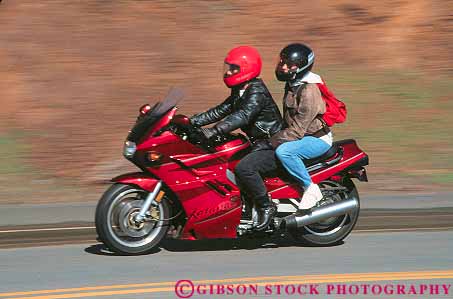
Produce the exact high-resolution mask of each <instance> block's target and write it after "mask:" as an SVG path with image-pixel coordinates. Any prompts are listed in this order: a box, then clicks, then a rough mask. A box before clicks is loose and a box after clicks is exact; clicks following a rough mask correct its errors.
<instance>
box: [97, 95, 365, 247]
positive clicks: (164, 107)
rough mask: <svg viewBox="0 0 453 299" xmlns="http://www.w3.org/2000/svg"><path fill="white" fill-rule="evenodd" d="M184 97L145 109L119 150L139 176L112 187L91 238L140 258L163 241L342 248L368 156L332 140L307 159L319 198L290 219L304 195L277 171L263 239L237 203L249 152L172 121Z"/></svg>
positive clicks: (237, 137) (251, 214) (244, 145)
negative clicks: (273, 211) (278, 241)
mask: <svg viewBox="0 0 453 299" xmlns="http://www.w3.org/2000/svg"><path fill="white" fill-rule="evenodd" d="M182 98H183V94H182V92H181V91H179V90H177V89H172V90H170V92H169V94H168V95H167V97H166V98H165V100H164V101H162V102H159V103H157V104H155V105H154V106H153V107H151V106H150V105H144V106H143V107H141V109H140V114H139V116H138V118H137V121H136V123H135V125H134V127H133V128H132V130H131V131H129V135H128V137H127V139H126V142H125V144H124V150H123V154H124V156H125V157H126V158H127V159H128V160H129V161H131V162H132V163H134V164H135V165H136V166H137V167H139V168H140V169H141V170H142V171H141V172H136V173H128V174H124V175H121V176H118V177H116V178H114V179H112V181H113V182H115V183H114V184H113V185H112V186H111V187H110V188H109V189H108V190H107V191H106V192H105V193H104V195H103V196H102V198H101V199H100V201H99V203H98V205H97V208H96V216H95V222H96V231H97V234H98V236H99V239H100V240H101V241H102V242H103V243H104V244H105V245H106V246H107V247H108V248H109V249H111V250H112V251H115V252H119V253H123V254H142V253H146V252H149V251H150V250H151V249H153V248H154V247H156V246H158V245H159V243H160V242H161V240H162V239H163V238H165V237H167V238H175V239H183V240H200V239H218V238H239V237H246V236H252V237H263V236H264V237H265V236H269V235H272V234H278V235H281V234H282V233H283V234H284V233H286V232H288V233H290V234H291V236H292V237H293V238H294V239H295V240H296V241H301V242H303V243H305V244H309V245H315V246H325V245H331V244H335V243H338V242H340V241H341V240H343V239H344V238H345V237H346V236H347V235H348V234H349V233H350V232H351V230H352V229H353V227H354V225H355V223H356V222H357V218H358V216H359V209H360V204H359V195H358V192H357V189H356V187H355V185H354V183H353V182H352V180H351V179H352V178H357V179H359V180H360V181H367V176H366V171H365V169H364V166H366V165H368V156H367V155H366V154H365V153H364V152H363V151H362V150H360V148H359V147H358V146H357V144H356V142H355V141H354V140H352V139H349V140H341V141H337V142H335V143H334V144H333V146H332V147H331V149H330V150H329V151H328V152H327V153H325V154H324V155H323V156H321V157H319V158H316V159H311V160H305V161H304V162H305V164H306V165H307V168H308V169H309V172H310V174H311V176H312V179H313V181H314V182H315V183H318V184H319V185H320V187H321V190H322V192H323V195H324V199H323V200H322V201H321V202H320V203H318V205H317V206H316V207H315V208H314V209H312V211H311V213H309V214H307V215H302V216H300V215H298V214H297V213H296V211H297V207H298V203H299V201H300V198H301V196H302V194H303V189H302V188H301V187H300V185H299V184H297V183H296V182H295V181H293V179H292V178H291V177H290V176H289V174H287V173H286V172H285V171H284V170H283V169H282V170H280V171H278V172H277V173H275V174H273V175H272V177H268V178H265V183H266V187H267V190H268V192H269V194H270V196H271V197H272V200H273V201H274V202H275V203H276V204H277V206H278V213H277V216H276V217H275V218H274V221H273V223H271V225H270V226H269V227H268V229H267V230H266V231H265V232H264V233H263V232H256V231H254V230H253V228H252V227H253V224H254V222H257V212H256V210H255V208H254V207H253V204H251V203H250V202H249V201H247V200H246V199H244V198H243V197H241V193H240V190H239V188H238V187H237V185H236V182H235V176H234V167H235V165H236V163H238V162H239V160H240V159H241V158H242V157H243V156H245V155H246V154H247V153H248V152H249V151H250V143H249V140H248V139H247V137H246V136H244V135H242V134H228V135H225V136H219V137H218V138H216V139H215V140H206V138H205V137H204V135H203V134H202V133H201V132H200V131H199V129H198V128H195V127H192V126H191V125H190V123H189V120H188V118H187V117H186V116H183V115H176V111H177V107H176V105H177V104H178V102H179V101H180V100H181V99H182Z"/></svg>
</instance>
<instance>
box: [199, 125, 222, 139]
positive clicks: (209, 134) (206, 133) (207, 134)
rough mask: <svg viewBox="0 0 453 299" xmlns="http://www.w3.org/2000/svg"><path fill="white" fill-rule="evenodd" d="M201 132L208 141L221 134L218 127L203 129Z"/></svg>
mask: <svg viewBox="0 0 453 299" xmlns="http://www.w3.org/2000/svg"><path fill="white" fill-rule="evenodd" d="M200 131H201V133H203V135H204V137H206V139H211V138H212V137H214V136H217V135H219V134H220V132H219V130H218V129H217V128H216V127H212V128H201V129H200Z"/></svg>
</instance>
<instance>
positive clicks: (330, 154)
mask: <svg viewBox="0 0 453 299" xmlns="http://www.w3.org/2000/svg"><path fill="white" fill-rule="evenodd" d="M338 149H339V147H338V144H337V143H336V142H334V143H333V144H332V146H331V147H330V149H329V150H328V151H327V152H325V153H324V154H322V155H321V156H319V157H316V158H313V159H303V161H304V165H305V167H309V166H312V165H315V164H318V163H321V162H324V161H326V160H328V159H330V158H332V157H334V156H335V155H336V153H337V152H338Z"/></svg>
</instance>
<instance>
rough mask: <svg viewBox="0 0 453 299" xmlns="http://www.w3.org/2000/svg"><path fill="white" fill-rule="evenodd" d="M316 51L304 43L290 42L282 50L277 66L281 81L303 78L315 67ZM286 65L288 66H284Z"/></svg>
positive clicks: (276, 71) (277, 73)
mask: <svg viewBox="0 0 453 299" xmlns="http://www.w3.org/2000/svg"><path fill="white" fill-rule="evenodd" d="M314 61H315V53H314V52H313V50H312V49H310V48H309V47H308V46H306V45H304V44H297V43H296V44H290V45H288V46H286V47H284V48H283V49H282V50H281V51H280V60H279V62H278V63H277V67H276V68H275V76H277V79H278V80H279V81H293V80H296V79H300V78H302V77H303V76H304V75H305V74H306V73H308V72H309V71H310V70H311V68H312V67H313V62H314ZM285 65H286V67H284V66H285Z"/></svg>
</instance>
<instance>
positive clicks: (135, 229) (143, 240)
mask: <svg viewBox="0 0 453 299" xmlns="http://www.w3.org/2000/svg"><path fill="white" fill-rule="evenodd" d="M147 195H148V192H147V191H145V190H143V189H140V188H137V187H134V186H130V185H124V184H114V185H112V186H111V187H110V188H109V189H108V190H107V191H106V192H105V193H104V195H103V196H102V198H101V199H100V200H99V203H98V205H97V207H96V215H95V223H96V231H97V233H98V236H99V239H100V240H101V241H102V242H103V243H104V244H105V245H106V246H107V247H108V248H109V249H110V250H112V251H115V252H118V253H122V254H143V253H147V252H149V251H150V250H152V249H153V248H154V247H156V246H157V245H158V244H159V243H160V241H161V240H162V239H163V238H164V236H165V234H166V232H167V230H168V220H167V219H168V218H169V217H170V206H169V203H168V200H167V198H166V197H165V196H164V197H163V198H162V200H161V201H160V203H156V204H155V205H152V206H151V208H150V210H149V211H148V213H147V217H146V220H145V221H143V222H141V223H136V222H135V221H134V219H135V216H136V215H137V214H138V212H139V211H140V208H141V207H142V205H143V203H144V201H145V198H146V196H147Z"/></svg>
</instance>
